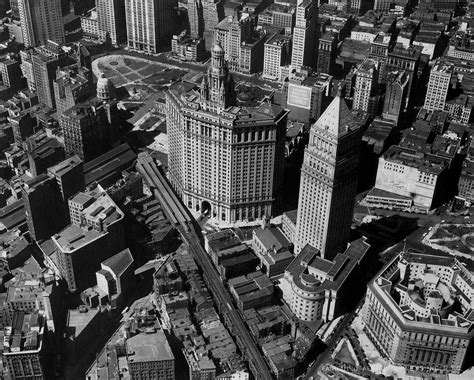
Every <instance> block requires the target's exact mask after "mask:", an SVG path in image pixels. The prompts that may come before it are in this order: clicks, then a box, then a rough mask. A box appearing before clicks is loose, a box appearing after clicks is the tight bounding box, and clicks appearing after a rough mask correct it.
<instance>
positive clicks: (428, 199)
mask: <svg viewBox="0 0 474 380" xmlns="http://www.w3.org/2000/svg"><path fill="white" fill-rule="evenodd" d="M450 165H451V160H450V159H449V158H446V157H442V156H439V155H435V154H431V153H423V152H419V151H417V150H414V149H410V148H405V147H401V146H392V147H390V148H389V149H388V150H387V151H386V152H385V154H383V155H382V156H381V157H380V158H379V165H378V169H377V179H376V181H375V188H374V189H373V190H372V191H371V192H370V193H369V194H368V195H367V197H366V201H367V202H368V203H372V204H380V205H387V206H395V207H403V208H410V207H414V208H415V209H417V210H420V211H429V210H430V209H432V208H433V207H436V205H438V204H439V202H440V201H442V200H443V195H444V191H445V188H446V183H445V178H446V175H447V172H448V170H449V167H450Z"/></svg>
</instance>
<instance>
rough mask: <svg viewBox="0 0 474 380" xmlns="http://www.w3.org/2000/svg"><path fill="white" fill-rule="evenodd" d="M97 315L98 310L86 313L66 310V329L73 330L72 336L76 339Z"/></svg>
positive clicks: (77, 310)
mask: <svg viewBox="0 0 474 380" xmlns="http://www.w3.org/2000/svg"><path fill="white" fill-rule="evenodd" d="M85 310H86V309H85ZM97 314H99V309H89V310H87V311H81V310H79V309H74V310H68V315H67V327H68V329H71V328H73V329H74V336H75V337H77V336H79V335H80V334H81V333H82V331H83V330H84V329H85V328H86V327H87V325H88V324H89V323H90V322H91V321H92V320H93V319H94V318H95V317H96V316H97ZM71 332H72V330H71Z"/></svg>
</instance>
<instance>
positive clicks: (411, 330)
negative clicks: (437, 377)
mask: <svg viewBox="0 0 474 380" xmlns="http://www.w3.org/2000/svg"><path fill="white" fill-rule="evenodd" d="M473 306H474V265H473V263H472V262H469V261H468V260H466V261H463V260H460V259H458V258H455V257H450V256H449V257H447V256H446V255H438V254H425V253H418V252H402V253H400V254H399V255H398V256H397V257H395V258H394V259H393V260H392V261H391V262H389V263H388V264H387V265H386V266H385V268H384V269H383V270H382V271H381V272H380V273H379V274H378V275H377V276H376V277H375V279H374V280H373V281H372V282H371V283H370V284H369V287H368V291H367V295H366V300H365V305H364V307H363V319H364V322H365V324H366V331H367V334H368V335H369V337H371V338H372V340H373V341H374V343H375V345H376V346H377V347H378V348H379V350H380V351H381V353H382V354H383V355H385V356H387V357H388V358H389V359H390V360H391V361H392V362H393V363H394V364H395V365H402V366H405V367H407V368H408V369H411V370H414V371H428V372H433V373H446V372H448V373H460V372H461V371H462V369H463V364H464V359H465V356H466V352H467V348H468V346H469V344H470V341H471V340H472V337H473V336H474V329H473V327H474V311H473Z"/></svg>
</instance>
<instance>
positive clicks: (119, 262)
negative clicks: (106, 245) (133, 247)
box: [102, 248, 133, 277]
mask: <svg viewBox="0 0 474 380" xmlns="http://www.w3.org/2000/svg"><path fill="white" fill-rule="evenodd" d="M132 264H133V257H132V254H131V253H130V250H129V249H128V248H126V249H124V250H123V251H120V252H119V253H117V254H116V255H114V256H112V257H110V258H109V259H107V260H105V261H103V262H102V265H104V266H106V267H109V268H110V269H111V270H112V272H114V273H115V275H116V276H117V277H119V276H120V275H122V274H123V273H124V272H125V271H126V270H127V268H129V267H130V265H132Z"/></svg>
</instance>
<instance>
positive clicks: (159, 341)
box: [127, 330, 174, 363]
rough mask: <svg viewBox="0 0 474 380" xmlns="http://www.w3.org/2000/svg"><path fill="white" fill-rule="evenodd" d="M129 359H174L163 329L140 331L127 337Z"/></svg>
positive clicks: (143, 360) (151, 360)
mask: <svg viewBox="0 0 474 380" xmlns="http://www.w3.org/2000/svg"><path fill="white" fill-rule="evenodd" d="M127 352H128V360H129V362H130V361H133V362H135V363H143V362H154V361H164V360H174V355H173V353H172V352H171V347H170V346H169V344H168V340H167V339H166V336H165V334H164V332H163V330H156V331H155V332H153V333H150V334H147V333H140V334H137V335H135V336H132V337H131V338H128V339H127Z"/></svg>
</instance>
